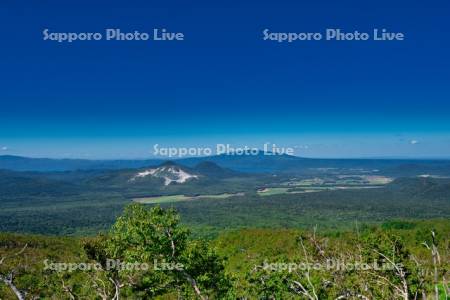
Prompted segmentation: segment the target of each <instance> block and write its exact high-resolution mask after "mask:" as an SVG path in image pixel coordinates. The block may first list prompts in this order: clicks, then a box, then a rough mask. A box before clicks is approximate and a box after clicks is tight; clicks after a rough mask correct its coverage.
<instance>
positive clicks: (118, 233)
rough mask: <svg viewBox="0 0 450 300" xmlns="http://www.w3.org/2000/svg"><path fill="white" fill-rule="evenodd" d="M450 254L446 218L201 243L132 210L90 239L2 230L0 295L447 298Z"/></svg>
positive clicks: (155, 212) (157, 213)
mask: <svg viewBox="0 0 450 300" xmlns="http://www.w3.org/2000/svg"><path fill="white" fill-rule="evenodd" d="M449 254H450V221H449V220H428V221H415V222H410V221H408V222H405V221H401V220H398V221H391V222H387V223H384V224H383V225H382V226H373V227H372V226H364V225H358V226H356V227H355V229H354V230H353V231H347V232H343V231H336V232H328V233H327V234H324V233H321V234H319V233H318V231H316V230H315V229H313V230H309V231H301V230H287V229H246V230H240V231H233V232H228V233H224V234H221V235H220V236H219V237H218V238H217V239H215V240H214V241H211V242H209V243H208V242H205V241H203V240H196V239H192V237H191V236H190V233H189V230H188V229H187V228H185V227H184V226H182V225H180V220H179V215H178V214H177V213H176V212H175V211H174V210H173V209H162V208H161V207H159V206H156V207H153V208H148V207H145V206H141V205H138V204H135V205H132V206H129V207H127V208H126V210H125V212H124V213H123V215H122V216H121V217H119V218H118V219H117V220H116V222H115V224H114V225H113V227H112V228H111V230H110V232H109V233H108V234H107V235H99V236H97V237H95V238H83V239H78V238H53V237H45V236H24V235H12V234H0V298H1V299H119V298H122V299H423V298H424V297H425V296H426V297H427V298H426V299H435V297H436V295H438V297H440V298H439V299H445V298H448V294H449V285H448V281H447V280H448V278H449V276H450V274H449V273H450V259H449V258H450V255H449ZM58 263H59V264H58ZM61 263H64V264H61ZM111 264H115V265H114V267H112V268H111ZM144 265H147V268H145V267H144ZM108 266H110V268H108Z"/></svg>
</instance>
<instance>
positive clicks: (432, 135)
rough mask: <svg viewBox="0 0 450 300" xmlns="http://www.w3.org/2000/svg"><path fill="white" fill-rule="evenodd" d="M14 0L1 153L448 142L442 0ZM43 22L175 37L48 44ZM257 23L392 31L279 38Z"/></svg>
mask: <svg viewBox="0 0 450 300" xmlns="http://www.w3.org/2000/svg"><path fill="white" fill-rule="evenodd" d="M28 2H31V3H27V2H25V1H13V0H4V1H2V2H1V3H0V26H1V29H0V34H1V42H0V43H1V48H0V70H1V72H0V104H1V107H0V148H1V149H3V150H0V154H20V155H29V156H52V157H92V158H99V157H104V158H114V157H148V156H150V155H151V153H150V150H149V149H150V148H151V147H152V145H153V144H154V143H159V144H165V145H167V146H186V145H189V146H190V145H200V146H206V145H212V144H214V143H235V144H236V146H238V145H255V146H258V145H260V144H261V143H264V142H273V143H279V144H280V143H281V144H283V145H285V146H298V147H299V148H298V149H302V150H301V151H300V150H299V153H298V155H303V156H311V157H367V156H370V157H374V156H376V157H380V156H386V157H450V89H449V86H450V58H449V53H450V41H449V37H450V2H448V1H444V0H442V1H428V2H424V1H395V2H394V1H386V0H382V1H372V2H367V1H226V2H225V1H149V0H147V1H133V2H128V1H120V2H119V1H73V2H70V3H69V2H65V1H49V0H43V1H28ZM302 2H303V3H302ZM45 28H49V29H50V30H51V31H55V32H70V31H75V32H84V31H88V32H97V31H99V32H103V31H104V29H105V28H120V29H121V30H122V31H133V30H139V31H146V32H151V31H152V29H153V28H166V29H168V30H170V31H181V32H183V33H184V34H185V41H183V42H155V41H135V42H111V41H109V42H105V41H96V42H74V43H72V44H67V43H66V44H58V43H55V42H49V41H43V40H42V30H43V29H45ZM265 28H269V29H270V30H271V31H286V32H289V31H294V32H305V31H306V32H308V31H312V32H316V31H320V32H323V31H324V30H325V29H326V28H342V30H345V31H353V30H359V31H369V32H371V31H372V30H373V28H380V29H381V28H386V29H388V30H391V31H397V32H403V33H405V35H406V40H405V41H401V42H400V41H397V42H375V41H368V42H336V41H316V42H297V43H292V44H287V43H284V44H278V43H275V42H268V41H263V40H262V30H264V29H265ZM412 141H417V142H416V143H415V142H412Z"/></svg>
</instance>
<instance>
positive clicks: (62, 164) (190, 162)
mask: <svg viewBox="0 0 450 300" xmlns="http://www.w3.org/2000/svg"><path fill="white" fill-rule="evenodd" d="M162 163H164V160H161V159H148V160H83V159H49V158H27V157H20V156H11V155H5V156H0V169H5V170H13V171H38V172H52V171H74V170H120V169H140V168H149V167H154V166H158V165H160V164H162ZM176 163H177V164H180V165H183V166H186V167H195V166H197V165H199V164H201V163H206V164H204V165H200V167H201V168H204V171H207V170H208V169H209V171H213V168H214V167H212V166H211V165H209V166H208V163H215V164H216V165H218V166H220V167H222V168H226V169H230V170H234V171H239V172H246V173H293V174H320V173H323V172H325V171H326V172H330V171H332V170H333V169H336V170H339V172H342V170H343V169H345V170H348V172H382V173H384V174H387V175H392V176H414V175H420V174H433V175H443V176H449V175H450V160H413V159H312V158H302V157H296V156H289V155H265V154H263V153H262V152H260V153H259V154H257V155H218V156H209V157H194V158H184V159H178V160H176Z"/></svg>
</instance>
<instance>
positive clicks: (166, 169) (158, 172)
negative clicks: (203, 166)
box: [130, 164, 198, 185]
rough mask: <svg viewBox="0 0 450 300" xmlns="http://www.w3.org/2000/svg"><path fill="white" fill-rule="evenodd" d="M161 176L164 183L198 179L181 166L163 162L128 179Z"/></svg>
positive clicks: (134, 179)
mask: <svg viewBox="0 0 450 300" xmlns="http://www.w3.org/2000/svg"><path fill="white" fill-rule="evenodd" d="M148 176H151V177H156V178H163V179H164V185H169V184H171V183H173V182H176V183H185V182H187V181H189V180H191V179H198V175H195V174H192V173H189V171H188V170H185V169H183V168H181V167H180V166H177V165H175V164H165V165H162V166H160V167H158V168H154V169H147V170H143V171H141V172H139V173H137V174H136V175H134V176H133V177H132V178H131V179H130V181H136V180H138V179H139V178H145V177H148Z"/></svg>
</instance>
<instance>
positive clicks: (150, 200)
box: [133, 193, 244, 204]
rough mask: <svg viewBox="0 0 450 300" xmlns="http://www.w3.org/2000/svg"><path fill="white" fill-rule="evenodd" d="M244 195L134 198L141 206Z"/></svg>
mask: <svg viewBox="0 0 450 300" xmlns="http://www.w3.org/2000/svg"><path fill="white" fill-rule="evenodd" d="M243 195H244V194H243V193H235V194H231V193H223V194H217V195H198V196H186V195H170V196H156V197H142V198H134V199H133V201H134V202H137V203H141V204H160V203H174V202H181V201H191V200H199V199H226V198H229V197H233V196H243Z"/></svg>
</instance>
